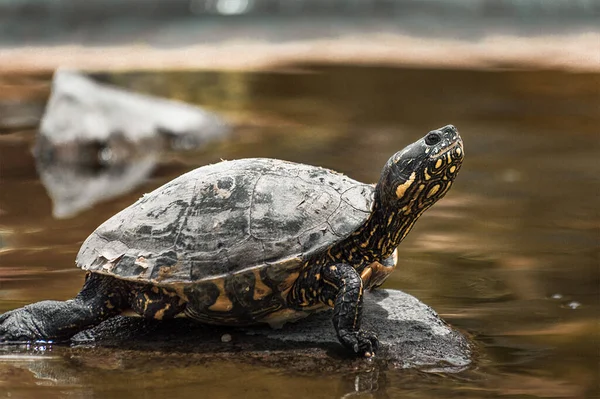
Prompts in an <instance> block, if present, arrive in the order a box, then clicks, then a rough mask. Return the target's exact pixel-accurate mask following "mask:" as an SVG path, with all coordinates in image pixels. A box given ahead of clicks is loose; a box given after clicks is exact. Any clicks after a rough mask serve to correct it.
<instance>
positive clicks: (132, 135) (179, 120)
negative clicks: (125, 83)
mask: <svg viewBox="0 0 600 399" xmlns="http://www.w3.org/2000/svg"><path fill="white" fill-rule="evenodd" d="M227 132H228V128H227V125H226V124H225V122H224V121H223V120H222V119H221V118H219V117H218V116H216V115H215V114H213V113H210V112H207V111H205V110H203V109H201V108H198V107H194V106H192V105H189V104H185V103H182V102H178V101H173V100H167V99H162V98H156V97H151V96H147V95H142V94H138V93H133V92H129V91H126V90H123V89H119V88H116V87H112V86H108V85H104V84H100V83H97V82H95V81H93V80H92V79H90V78H88V77H86V76H84V75H82V74H80V73H77V72H75V71H65V70H59V71H57V72H56V73H55V74H54V79H53V82H52V93H51V95H50V99H49V100H48V105H47V107H46V112H45V114H44V116H43V117H42V121H41V124H40V140H41V141H43V144H44V145H46V146H61V145H69V144H71V143H88V142H94V143H100V145H103V144H104V143H111V141H112V140H114V141H116V142H117V143H119V144H120V145H121V146H123V147H125V146H126V145H125V143H128V144H130V145H138V144H141V143H144V142H146V141H149V142H152V141H153V140H155V139H158V138H160V137H162V138H167V139H169V140H171V141H172V142H173V143H174V145H175V146H178V147H185V148H193V147H197V146H199V145H202V144H204V143H206V142H207V141H210V140H214V139H217V138H221V137H222V136H223V135H224V134H226V133H227ZM102 149H103V150H104V152H105V153H104V154H101V156H102V157H103V158H104V159H105V161H107V160H109V159H110V157H111V156H112V157H117V156H118V155H119V153H121V152H126V151H125V150H124V149H119V148H117V149H111V148H110V147H106V146H104V147H103V148H102ZM110 152H112V154H110Z"/></svg>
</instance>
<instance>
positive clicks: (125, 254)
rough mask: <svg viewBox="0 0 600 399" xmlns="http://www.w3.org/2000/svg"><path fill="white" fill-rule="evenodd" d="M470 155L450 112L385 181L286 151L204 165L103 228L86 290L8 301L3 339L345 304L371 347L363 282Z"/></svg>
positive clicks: (342, 308) (339, 313)
mask: <svg viewBox="0 0 600 399" xmlns="http://www.w3.org/2000/svg"><path fill="white" fill-rule="evenodd" d="M463 157H464V150H463V146H462V140H461V138H460V136H459V135H458V132H457V130H456V128H454V127H453V126H451V125H449V126H446V127H444V128H441V129H438V130H435V131H432V132H430V133H428V134H427V135H426V136H425V137H424V138H423V139H421V140H418V141H416V142H415V143H413V144H411V145H409V146H408V147H406V148H405V149H404V150H402V151H400V152H398V153H396V154H394V155H393V156H392V157H391V158H390V159H389V160H388V162H387V163H386V165H385V166H384V168H383V170H382V173H381V177H380V179H379V182H378V183H377V185H376V186H371V185H366V184H363V183H360V182H356V181H354V180H351V179H349V178H346V177H345V176H343V175H339V174H336V173H335V172H333V171H328V170H326V169H322V168H316V167H310V166H307V165H298V164H291V163H286V162H283V161H275V160H260V159H255V160H242V161H236V162H231V163H223V164H216V165H211V166H208V167H206V168H200V169H198V170H196V171H193V172H190V173H189V174H186V175H183V176H181V177H180V178H178V179H175V180H173V181H172V182H170V183H168V184H167V185H165V186H163V187H161V188H159V189H157V190H155V191H154V192H153V193H151V194H150V195H148V196H146V197H144V198H142V199H140V201H138V202H136V203H135V204H134V205H132V206H131V207H129V208H127V209H125V210H124V211H122V212H120V213H119V214H117V215H115V216H114V217H113V218H111V219H109V220H108V221H107V222H106V223H105V224H103V225H102V226H101V227H100V228H98V229H97V230H96V232H94V233H93V234H92V235H91V236H90V237H89V238H88V239H87V240H86V242H85V243H84V245H83V246H82V248H81V250H80V252H79V254H78V257H77V262H78V265H79V266H80V267H82V268H83V269H85V270H89V271H90V272H91V273H90V274H89V275H88V278H87V279H86V283H85V285H84V287H83V289H82V291H81V292H80V293H79V295H78V296H77V297H76V298H75V299H73V300H70V301H66V302H57V301H44V302H39V303H36V304H32V305H28V306H26V307H25V308H22V309H17V310H14V311H11V312H7V313H5V314H4V315H2V316H0V341H14V340H36V339H45V340H47V339H52V340H60V339H66V338H68V337H70V336H71V335H73V334H75V333H76V332H77V331H80V330H81V329H83V328H86V327H88V326H91V325H95V324H97V323H99V322H101V321H102V320H105V319H107V318H109V317H112V316H114V315H116V314H131V313H135V314H138V315H140V316H142V317H145V318H151V319H159V320H166V319H171V318H174V317H182V316H183V317H189V318H192V319H195V320H198V321H201V322H204V323H211V324H225V325H252V324H257V323H268V324H271V325H273V326H278V325H280V324H282V323H284V322H286V321H290V320H296V319H299V318H302V317H305V316H307V315H308V314H310V313H312V312H316V311H321V310H326V309H330V308H333V316H332V320H333V326H334V328H335V330H336V332H337V335H338V338H339V340H340V342H341V343H342V345H344V346H345V347H347V348H348V349H349V350H350V351H352V352H354V353H356V354H358V355H363V356H372V355H373V354H374V353H375V351H376V350H377V348H378V340H377V336H376V334H375V333H374V332H370V331H365V330H363V329H362V328H361V319H362V311H363V309H362V302H363V296H364V291H365V290H367V289H374V288H376V287H378V286H380V285H381V284H383V283H384V282H385V280H386V278H387V277H388V276H389V275H390V274H391V273H392V271H393V270H394V269H395V267H396V265H397V252H396V248H397V247H398V245H399V244H400V243H401V242H402V240H403V239H404V238H405V237H406V235H407V234H408V233H409V232H410V230H411V229H412V227H413V226H414V224H415V222H416V220H417V219H418V218H419V217H420V216H421V215H422V214H423V212H425V211H426V210H427V209H428V208H429V207H431V206H432V205H433V204H434V203H435V202H436V201H437V200H439V199H440V198H442V197H443V196H444V195H445V194H446V192H447V191H448V190H449V188H450V186H451V184H452V182H453V181H454V179H455V178H456V175H457V173H458V171H459V169H460V166H461V164H462V160H463Z"/></svg>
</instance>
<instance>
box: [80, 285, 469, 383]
mask: <svg viewBox="0 0 600 399" xmlns="http://www.w3.org/2000/svg"><path fill="white" fill-rule="evenodd" d="M364 309H365V316H364V320H363V325H364V326H365V327H366V328H368V329H372V330H374V331H377V333H378V335H379V339H380V342H381V349H380V350H379V352H378V354H377V356H376V357H375V359H374V361H375V362H378V363H384V364H386V365H388V366H389V367H394V368H419V369H423V370H435V371H447V372H457V371H460V370H463V369H465V368H466V367H468V366H469V365H470V363H471V348H470V344H469V342H468V341H467V339H466V338H465V337H464V336H463V335H462V334H460V333H459V332H457V331H455V330H453V329H452V328H451V327H450V326H448V325H447V324H446V323H445V322H444V321H443V320H442V319H441V318H440V317H439V316H438V315H437V314H436V313H435V312H434V311H433V310H432V309H431V308H430V307H429V306H427V305H425V304H423V303H422V302H420V301H419V300H418V299H416V298H415V297H413V296H411V295H408V294H405V293H403V292H401V291H397V290H378V291H375V292H373V293H369V294H367V295H366V297H365V307H364ZM223 336H225V337H226V339H223ZM72 343H73V345H74V346H81V345H83V346H88V345H91V346H93V347H95V348H96V349H100V348H102V347H111V348H119V349H137V350H140V349H146V350H153V351H165V352H168V353H170V354H172V353H177V352H179V353H185V354H186V355H188V356H191V355H192V354H193V356H195V357H200V358H203V357H206V358H207V359H208V358H210V359H212V360H218V359H227V358H235V359H236V360H237V361H245V362H259V363H262V364H268V365H271V366H273V367H279V366H282V367H283V366H285V368H286V369H290V368H293V369H294V370H297V371H303V370H304V371H311V370H312V371H314V369H315V367H319V368H325V369H327V370H331V371H344V370H356V369H360V368H362V367H366V365H367V364H368V363H369V360H367V359H356V358H354V357H352V356H351V355H350V354H349V353H347V351H346V350H345V349H344V348H342V346H341V345H340V344H339V341H338V340H337V337H336V335H335V331H334V329H333V326H332V323H331V314H330V312H323V313H320V314H316V315H313V316H312V317H309V318H308V319H305V320H302V321H299V322H297V323H289V324H286V325H285V326H284V327H283V328H281V329H276V330H274V329H270V328H267V327H257V328H226V327H214V326H206V325H201V324H199V323H195V322H193V321H191V320H187V319H175V320H171V321H164V322H157V321H148V320H144V319H141V318H128V317H122V316H120V317H116V318H113V319H110V320H107V321H106V322H104V323H102V324H101V325H99V326H97V327H95V328H93V329H90V330H87V331H83V332H81V333H79V334H77V335H76V336H75V337H73V339H72ZM386 367H387V366H386Z"/></svg>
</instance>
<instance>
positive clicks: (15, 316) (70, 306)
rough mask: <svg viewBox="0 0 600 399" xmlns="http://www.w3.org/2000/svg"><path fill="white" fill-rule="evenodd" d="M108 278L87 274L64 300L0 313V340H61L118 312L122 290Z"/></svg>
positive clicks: (43, 302)
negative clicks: (72, 296)
mask: <svg viewBox="0 0 600 399" xmlns="http://www.w3.org/2000/svg"><path fill="white" fill-rule="evenodd" d="M119 283H120V282H118V281H116V280H115V279H113V278H111V277H106V276H101V275H97V274H91V275H89V276H88V277H87V278H86V282H85V284H84V286H83V288H82V290H81V291H80V292H79V294H78V295H77V296H76V297H75V298H74V299H70V300H68V301H42V302H37V303H33V304H31V305H27V306H24V307H22V308H19V309H15V310H11V311H9V312H6V313H4V314H2V315H0V342H4V343H8V342H15V343H16V342H33V341H64V340H67V339H69V338H70V337H72V336H73V335H75V334H76V333H78V332H79V331H81V330H84V329H85V328H88V327H91V326H94V325H96V324H99V323H100V322H101V321H103V320H105V319H107V318H109V317H112V316H114V315H116V314H118V313H120V311H121V308H122V307H123V304H124V303H125V295H126V294H125V292H123V290H122V289H120V288H121V287H120V285H119Z"/></svg>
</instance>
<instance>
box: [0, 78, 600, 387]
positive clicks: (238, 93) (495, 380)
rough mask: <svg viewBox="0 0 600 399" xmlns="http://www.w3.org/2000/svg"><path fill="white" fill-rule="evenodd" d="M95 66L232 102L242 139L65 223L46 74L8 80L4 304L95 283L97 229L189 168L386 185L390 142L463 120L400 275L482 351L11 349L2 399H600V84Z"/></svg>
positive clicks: (0, 155)
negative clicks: (460, 158)
mask: <svg viewBox="0 0 600 399" xmlns="http://www.w3.org/2000/svg"><path fill="white" fill-rule="evenodd" d="M99 77H100V78H101V79H103V80H106V81H111V82H113V83H117V84H120V85H124V86H127V87H130V88H134V89H136V90H139V91H144V92H148V93H153V94H157V95H163V96H167V97H174V98H179V99H182V100H185V101H190V102H195V103H198V104H202V105H204V106H207V107H209V108H211V109H214V110H217V111H220V112H222V113H224V114H225V115H227V117H229V118H231V119H232V120H234V121H236V129H235V132H234V135H233V136H232V137H231V138H230V139H228V140H227V141H225V142H222V143H219V144H213V145H210V146H209V147H207V148H205V149H201V150H195V151H190V152H168V153H164V154H162V155H161V160H160V163H159V165H158V168H157V169H156V171H155V172H154V174H153V175H152V177H151V178H150V179H149V180H148V181H147V182H146V183H144V184H143V185H142V186H141V187H139V188H137V189H135V190H134V191H133V192H132V193H130V194H129V195H125V196H123V197H120V198H117V199H114V200H111V201H108V202H103V203H100V204H98V205H96V206H94V208H93V209H91V210H87V211H83V212H81V213H79V214H78V215H76V216H74V217H72V218H70V219H63V220H57V219H54V218H53V217H52V204H51V200H50V199H49V197H48V195H47V194H46V190H45V188H44V186H43V185H42V183H41V181H40V179H39V177H38V174H37V172H36V169H35V163H34V159H33V158H32V156H31V152H30V147H31V146H32V144H33V142H34V136H35V129H34V127H35V126H34V125H35V124H34V123H33V124H32V122H31V121H35V119H36V118H37V117H39V110H40V107H41V105H42V104H43V102H44V100H45V98H46V96H47V93H48V88H49V79H50V78H49V76H45V75H39V76H28V77H22V76H14V75H13V76H0V103H1V102H2V101H4V104H7V103H8V102H9V101H11V100H15V99H16V100H19V103H18V104H17V105H13V106H11V107H6V106H5V107H4V108H0V112H2V110H4V112H7V111H6V110H8V109H10V110H11V111H10V112H13V113H14V115H17V114H18V115H25V116H26V117H23V118H20V119H18V121H17V122H14V121H13V122H11V124H10V126H11V127H4V128H3V130H2V131H1V133H2V134H0V177H1V189H0V312H4V311H6V310H9V309H12V308H16V307H19V306H22V305H24V304H27V303H30V302H34V301H39V300H43V299H66V298H70V297H72V296H74V295H75V294H76V293H77V292H78V290H79V288H80V286H81V283H82V280H83V275H82V273H81V272H80V271H79V270H77V269H76V268H75V267H74V258H75V254H76V252H77V250H78V248H79V245H80V244H81V242H82V241H83V240H84V239H85V238H86V237H87V235H88V234H89V233H90V232H91V231H92V230H93V229H94V228H95V227H96V226H97V225H99V224H100V223H101V222H102V221H103V220H105V219H106V218H107V217H109V216H111V215H112V214H114V213H115V212H117V211H119V210H120V209H122V208H123V207H125V206H127V205H128V204H130V203H132V202H133V201H134V200H135V199H137V198H138V197H139V196H140V195H141V194H142V193H144V192H147V191H149V190H151V189H153V188H154V187H157V186H158V185H160V184H162V183H164V182H166V181H168V180H169V179H171V178H173V177H175V176H177V175H179V174H181V173H183V172H185V171H188V170H190V169H192V168H195V167H197V166H200V165H204V164H207V163H211V162H215V161H218V160H219V159H221V158H223V159H234V158H241V157H257V156H261V157H262V156H264V157H276V158H281V159H287V160H291V161H299V162H304V163H310V164H316V165H321V166H325V167H330V168H333V169H336V170H338V171H341V172H343V173H345V174H348V175H349V176H351V177H353V178H355V179H358V180H363V181H369V182H374V181H376V180H377V178H378V174H379V171H380V168H381V166H382V165H383V163H384V162H385V161H386V160H387V158H388V157H389V156H390V155H391V154H392V153H394V152H395V151H396V150H398V149H401V148H403V147H404V146H405V145H406V144H408V143H409V142H411V141H413V140H414V139H416V138H418V137H421V136H422V135H423V134H424V133H425V132H427V131H428V130H430V129H433V128H436V127H440V126H443V125H446V124H448V123H452V124H454V125H456V126H457V127H458V128H459V130H460V132H461V135H462V137H463V139H464V142H465V149H466V158H465V164H464V166H463V168H462V170H461V173H460V175H459V177H458V179H457V181H456V183H455V185H454V187H453V189H452V190H451V192H450V193H449V194H448V195H447V196H446V198H444V199H443V200H442V201H441V202H439V203H438V204H436V205H435V206H434V207H433V208H432V209H431V210H430V211H428V212H427V213H425V215H424V216H423V217H422V218H421V220H420V221H419V222H418V223H417V225H416V227H415V229H414V230H413V232H412V233H411V234H410V235H409V237H408V238H407V239H406V240H405V242H404V243H403V244H402V246H401V247H400V255H401V261H400V267H399V270H397V271H396V273H395V274H394V275H393V276H392V277H391V278H390V279H388V281H387V283H386V286H387V287H390V288H397V289H402V290H404V291H406V292H408V293H410V294H413V295H415V296H416V297H418V298H419V299H421V300H422V301H424V302H425V303H427V304H429V305H431V306H432V307H433V308H434V309H435V310H436V311H437V312H439V313H440V315H441V316H442V317H444V318H445V319H446V320H447V321H448V322H449V323H451V324H452V325H454V326H455V327H457V328H459V329H461V330H462V331H464V332H465V333H466V334H468V335H470V336H471V337H472V338H473V339H474V341H475V343H476V348H477V356H476V359H475V362H474V364H473V366H472V367H471V368H470V369H469V370H466V371H464V372H461V373H459V374H432V373H425V372H421V371H414V370H413V371H407V370H385V369H378V368H377V367H376V366H374V367H373V369H372V371H371V372H370V373H364V372H361V373H347V372H345V373H337V372H335V370H333V371H330V370H328V371H326V372H325V371H322V370H314V372H310V371H308V372H306V371H303V372H302V373H298V372H295V371H294V369H293V364H291V365H290V369H277V368H273V367H269V366H268V364H264V363H263V364H260V365H257V364H246V363H243V362H236V361H235V360H231V361H228V362H217V361H212V362H211V361H208V362H207V361H206V360H205V359H204V360H198V359H195V358H194V356H193V355H192V354H190V355H188V356H185V355H181V354H171V353H161V352H159V351H158V352H154V351H152V352H149V351H131V350H122V349H110V348H68V347H61V346H54V347H36V348H30V349H29V350H24V349H19V350H15V349H12V350H11V349H6V348H5V349H4V350H3V351H2V352H0V397H12V398H41V397H44V398H45V397H48V398H62V397H69V398H71V397H74V398H105V397H106V398H108V397H110V398H160V397H224V398H225V397H246V398H270V397H276V398H301V397H314V398H342V397H344V398H347V397H360V398H401V397H402V398H403V397H410V398H413V397H414V398H432V397H461V398H481V397H503V398H584V397H589V398H592V397H597V396H598V394H599V392H600V390H599V386H598V378H599V366H598V360H599V355H600V352H599V350H600V348H599V345H598V342H599V334H598V333H599V331H598V314H599V311H600V301H599V298H600V292H599V291H600V288H599V287H600V278H599V273H598V271H599V241H600V240H599V239H600V215H599V210H598V204H599V203H600V201H599V199H600V198H599V197H600V158H599V155H600V140H599V131H598V126H599V124H600V111H599V106H598V105H599V101H600V85H599V83H600V78H599V76H598V75H593V74H569V73H564V72H552V71H534V72H524V71H489V72H475V71H449V70H410V69H385V68H369V67H361V68H356V67H341V66H340V67H318V66H298V67H295V68H293V69H292V68H290V69H289V70H288V71H287V72H281V73H253V74H242V73H217V72H214V73H210V72H189V73H184V72H177V73H168V72H165V73H154V74H153V73H140V74H133V73H131V74H125V75H102V76H99ZM6 116H7V115H6V114H5V115H3V117H4V118H5V119H4V120H7V119H6ZM0 120H1V118H0ZM7 125H8V124H7ZM28 125H29V128H25V127H19V126H28ZM200 344H201V343H200ZM291 363H293V362H291Z"/></svg>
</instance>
